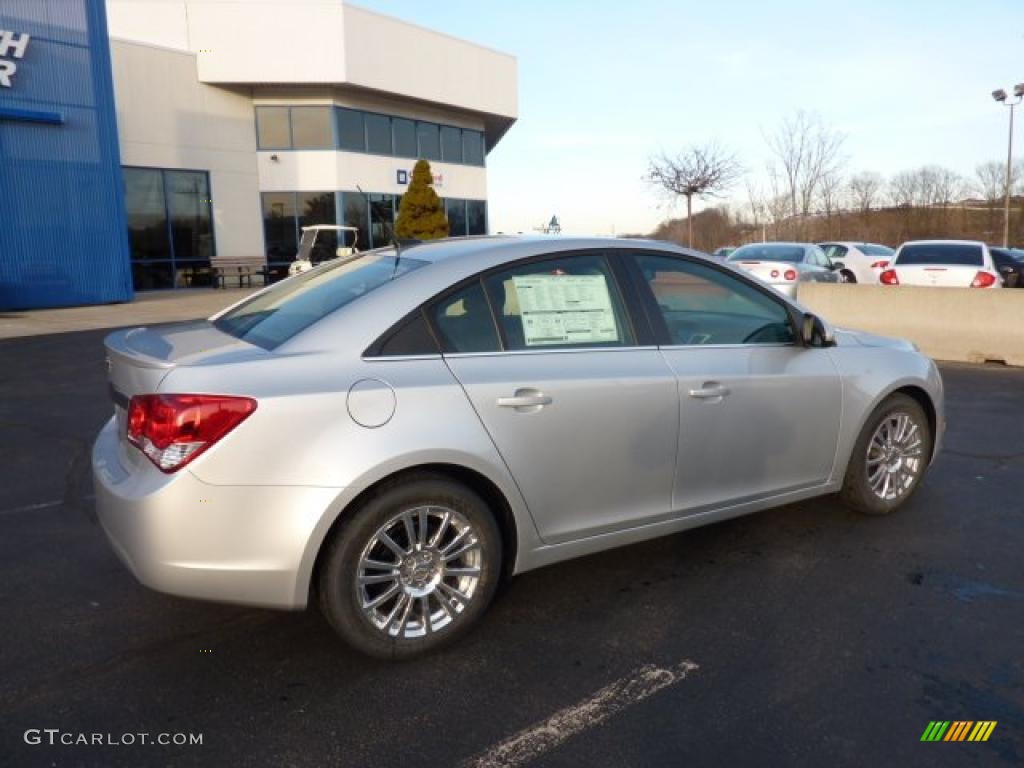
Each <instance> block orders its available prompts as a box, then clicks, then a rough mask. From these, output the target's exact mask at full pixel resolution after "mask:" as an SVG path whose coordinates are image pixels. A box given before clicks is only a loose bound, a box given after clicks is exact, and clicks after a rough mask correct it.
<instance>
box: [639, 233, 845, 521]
mask: <svg viewBox="0 0 1024 768" xmlns="http://www.w3.org/2000/svg"><path fill="white" fill-rule="evenodd" d="M634 264H635V268H636V270H635V273H634V274H635V278H636V280H637V282H638V284H639V288H640V290H641V292H642V294H643V295H642V297H641V299H642V300H643V301H644V302H645V303H646V306H647V307H648V312H649V314H650V316H651V320H652V323H653V324H654V325H656V326H658V328H657V333H658V334H659V337H660V341H661V344H662V345H661V351H662V354H663V355H664V356H665V359H666V361H667V362H668V363H669V365H670V366H671V368H672V370H673V372H674V373H675V375H676V379H677V382H678V386H679V401H680V409H679V446H678V450H677V456H678V459H677V463H676V476H675V480H674V483H673V496H672V505H673V507H674V508H675V509H677V510H681V511H684V512H686V513H699V512H702V511H707V510H710V509H715V508H720V507H727V506H731V505H734V504H739V503H743V502H746V501H754V500H758V499H764V498H767V497H770V496H775V495H778V494H782V493H786V492H790V491H797V490H801V489H806V488H812V487H815V486H819V485H821V484H823V483H825V482H826V480H827V479H828V478H829V476H830V474H831V472H832V466H833V463H834V461H835V453H836V445H837V440H838V436H839V417H840V413H841V404H842V387H841V380H840V377H839V373H838V371H837V369H836V367H835V365H834V364H833V361H832V357H831V355H830V353H829V350H827V349H822V348H808V347H804V346H802V345H800V344H798V343H797V341H796V338H797V337H796V334H795V330H794V326H793V322H792V317H791V314H790V311H789V309H788V308H787V305H786V304H784V302H783V301H782V300H781V299H779V298H777V297H776V296H774V295H770V294H769V293H768V292H767V291H766V290H764V289H763V288H761V287H760V286H758V285H756V284H755V283H753V282H751V281H750V280H747V279H745V278H743V277H740V276H738V275H736V274H735V273H732V272H727V271H726V270H724V269H720V268H717V267H715V266H714V265H712V264H710V263H705V262H700V261H696V260H689V259H685V258H682V257H675V256H671V255H664V254H658V253H638V254H637V255H636V256H635V258H634Z"/></svg>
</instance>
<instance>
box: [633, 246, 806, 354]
mask: <svg viewBox="0 0 1024 768" xmlns="http://www.w3.org/2000/svg"><path fill="white" fill-rule="evenodd" d="M636 261H637V266H638V267H639V268H640V272H641V274H642V275H643V278H644V282H645V283H646V284H647V286H648V287H649V288H650V289H651V293H652V294H653V298H654V301H655V302H656V304H657V307H658V309H659V310H660V312H661V316H662V318H663V319H664V321H665V326H666V329H667V331H668V336H669V343H670V344H678V345H687V346H690V345H700V344H780V343H781V344H790V343H793V342H794V341H795V336H794V334H793V324H792V322H791V321H790V318H789V313H788V312H787V311H786V308H785V307H784V306H783V304H782V303H781V302H779V301H776V300H775V299H772V298H771V297H770V296H767V295H765V294H764V293H762V292H761V291H759V290H758V289H757V288H754V287H753V286H752V285H749V284H748V283H746V282H744V281H743V280H740V279H739V278H736V277H733V276H732V275H727V274H725V273H724V272H720V271H719V270H717V269H712V268H711V267H707V266H704V265H702V264H695V263H693V262H690V261H686V260H684V259H673V258H671V257H666V256H655V255H649V254H641V255H640V256H637V259H636Z"/></svg>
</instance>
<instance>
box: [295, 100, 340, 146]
mask: <svg viewBox="0 0 1024 768" xmlns="http://www.w3.org/2000/svg"><path fill="white" fill-rule="evenodd" d="M331 111H332V108H331V107H292V147H293V148H294V149H334V129H333V128H332V127H331Z"/></svg>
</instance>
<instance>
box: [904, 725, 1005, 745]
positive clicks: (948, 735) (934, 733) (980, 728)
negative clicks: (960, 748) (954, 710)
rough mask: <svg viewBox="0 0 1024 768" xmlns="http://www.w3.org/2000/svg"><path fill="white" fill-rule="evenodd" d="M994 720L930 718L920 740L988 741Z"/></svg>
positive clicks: (993, 726)
mask: <svg viewBox="0 0 1024 768" xmlns="http://www.w3.org/2000/svg"><path fill="white" fill-rule="evenodd" d="M996 722H997V721H996V720H978V721H974V720H954V721H952V722H950V721H949V720H932V721H931V722H930V723H928V727H927V728H925V729H924V733H923V734H921V741H988V737H989V736H991V735H992V731H994V730H995V728H996Z"/></svg>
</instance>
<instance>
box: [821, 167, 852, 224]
mask: <svg viewBox="0 0 1024 768" xmlns="http://www.w3.org/2000/svg"><path fill="white" fill-rule="evenodd" d="M844 190H845V184H844V180H843V177H842V175H840V174H839V172H838V171H828V172H827V173H825V174H824V175H823V176H822V177H821V179H820V181H819V182H818V201H819V203H820V204H821V211H822V212H823V213H824V214H825V222H826V224H825V226H826V227H827V228H828V235H827V236H828V237H829V238H831V237H832V215H833V214H838V216H839V231H840V234H842V229H843V218H842V216H843V213H842V195H843V192H844Z"/></svg>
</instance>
